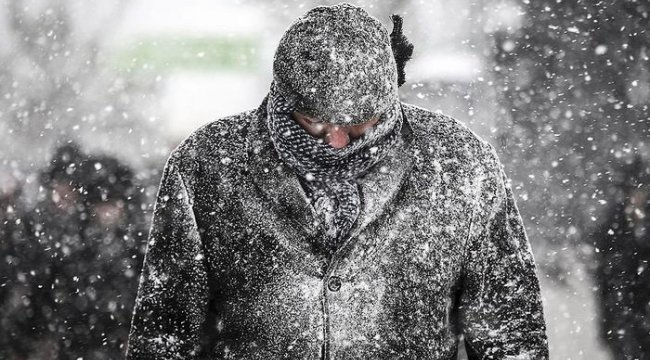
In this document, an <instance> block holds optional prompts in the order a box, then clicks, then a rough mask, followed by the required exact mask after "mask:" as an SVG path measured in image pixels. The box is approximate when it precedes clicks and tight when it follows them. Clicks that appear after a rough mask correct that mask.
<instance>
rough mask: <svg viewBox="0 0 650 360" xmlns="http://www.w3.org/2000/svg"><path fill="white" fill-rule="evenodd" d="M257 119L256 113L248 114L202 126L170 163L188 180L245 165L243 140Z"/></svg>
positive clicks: (180, 148) (253, 111) (181, 145)
mask: <svg viewBox="0 0 650 360" xmlns="http://www.w3.org/2000/svg"><path fill="white" fill-rule="evenodd" d="M257 116H258V113H257V110H256V109H254V110H248V111H244V112H241V113H238V114H235V115H230V116H226V117H223V118H220V119H217V120H215V121H212V122H210V123H208V124H206V125H203V126H201V127H200V128H198V129H197V130H195V131H194V132H193V133H192V134H190V135H189V136H188V137H187V138H186V139H185V140H183V141H182V142H181V143H180V144H179V145H178V147H176V149H175V150H174V151H173V152H172V154H171V155H170V157H169V159H170V160H169V161H170V162H171V161H173V162H174V163H175V164H176V166H178V168H179V170H180V171H181V175H183V176H184V177H186V178H188V179H190V180H191V178H192V177H194V176H196V175H197V174H198V173H199V172H205V171H206V170H210V172H212V173H214V172H215V171H214V170H217V171H218V172H226V171H227V169H231V168H234V167H236V166H238V165H241V164H244V163H245V161H246V137H247V134H248V132H249V129H250V124H251V123H252V121H254V120H256V119H257ZM207 168H209V169H207Z"/></svg>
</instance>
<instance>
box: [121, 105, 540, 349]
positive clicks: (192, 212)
mask: <svg viewBox="0 0 650 360" xmlns="http://www.w3.org/2000/svg"><path fill="white" fill-rule="evenodd" d="M401 106H402V109H403V112H404V116H405V126H404V127H403V136H404V139H405V146H404V147H396V148H395V149H394V151H393V152H392V153H391V154H389V155H388V156H386V158H384V159H383V160H382V161H381V162H380V163H378V164H377V165H376V166H374V167H373V168H371V170H370V171H369V173H367V174H366V175H365V176H363V177H361V178H360V179H359V184H360V188H361V194H362V197H361V198H362V200H363V201H362V202H363V203H362V209H361V213H360V215H359V218H358V220H357V222H356V223H355V225H354V227H353V228H352V230H351V233H350V235H349V239H348V240H347V241H346V242H345V244H344V245H343V246H341V247H340V248H339V249H338V250H337V251H336V252H335V253H334V254H333V255H332V256H331V257H330V256H328V255H327V252H324V251H323V250H322V247H321V245H322V243H323V234H322V233H319V232H318V231H317V230H316V229H317V228H316V227H314V226H313V221H314V216H315V214H314V212H313V209H312V207H311V206H310V205H309V204H308V202H307V198H306V196H305V193H304V191H303V189H302V188H301V185H300V183H299V181H298V178H297V177H296V175H295V174H294V173H293V172H292V171H291V169H290V168H288V167H287V166H286V165H285V164H284V163H283V162H282V161H281V160H280V159H279V157H278V155H277V153H276V152H275V150H274V148H273V145H272V143H271V140H270V137H269V134H268V130H267V128H266V127H265V126H263V124H264V117H265V116H266V113H265V106H264V105H262V106H261V107H260V108H259V109H256V110H251V111H248V112H245V113H241V114H238V115H235V116H231V117H228V118H224V119H221V120H217V121H215V122H213V123H211V124H208V125H206V126H204V127H203V128H201V129H199V130H198V131H196V132H195V133H194V134H193V135H191V136H190V137H189V138H188V139H187V140H186V141H184V142H183V143H182V144H181V145H180V146H179V147H178V148H177V149H176V150H175V151H174V152H173V154H172V155H171V157H170V158H169V160H168V163H167V165H166V167H165V170H164V174H163V178H162V181H161V184H160V190H159V194H158V199H157V204H156V209H155V213H154V219H153V225H152V229H151V233H150V238H149V243H148V250H147V255H146V258H145V264H144V268H143V274H142V278H141V282H140V288H139V292H138V298H137V302H136V307H135V312H134V317H133V323H132V328H131V333H130V338H129V349H128V355H127V358H128V359H131V360H136V359H204V358H205V359H280V358H283V359H425V358H426V359H455V358H456V353H457V347H458V345H459V344H458V335H459V334H464V336H465V339H466V343H467V351H468V354H469V356H470V358H471V359H546V358H548V348H547V339H546V334H545V323H544V317H543V312H542V303H541V296H540V289H539V283H538V280H537V277H536V275H535V264H534V260H533V256H532V253H531V250H530V245H529V242H528V240H527V237H526V235H525V231H524V228H523V226H522V220H521V217H520V215H519V213H518V210H517V207H516V205H515V200H514V196H513V193H512V190H511V188H510V185H509V184H508V182H507V179H506V177H505V175H504V171H503V167H502V165H501V164H500V162H499V160H498V158H497V156H496V153H495V151H494V149H493V148H492V147H491V146H490V145H489V144H488V143H486V142H485V141H483V140H481V139H479V138H478V137H477V136H476V135H475V134H474V133H473V132H471V131H470V130H469V129H467V128H466V127H465V126H464V125H462V124H461V123H460V122H458V121H456V120H455V119H453V118H450V117H448V116H445V115H442V114H435V113H432V112H430V111H428V110H424V109H422V108H418V107H415V106H412V105H408V104H404V103H402V105H401Z"/></svg>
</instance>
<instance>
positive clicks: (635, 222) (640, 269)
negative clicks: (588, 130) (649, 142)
mask: <svg viewBox="0 0 650 360" xmlns="http://www.w3.org/2000/svg"><path fill="white" fill-rule="evenodd" d="M648 184H650V166H649V165H648V164H647V162H645V161H643V160H642V158H641V157H636V158H635V161H634V162H633V163H632V164H631V165H628V166H627V167H626V168H625V169H624V170H623V174H622V182H621V184H620V185H619V186H620V193H621V194H622V196H621V198H620V199H619V200H618V201H616V202H615V203H614V205H613V206H612V208H611V209H610V210H609V212H608V214H607V216H606V221H605V222H604V223H603V224H601V226H600V227H599V228H598V230H597V232H596V233H595V234H594V240H595V245H596V254H595V255H596V260H597V268H596V282H597V285H598V294H599V300H600V301H599V302H600V313H601V319H602V323H601V336H602V338H603V339H604V341H605V344H606V345H607V347H608V348H609V349H610V350H611V353H612V355H613V356H614V359H622V360H623V359H625V360H627V359H647V358H648V356H650V355H649V354H650V270H648V266H650V217H649V215H650V196H649V194H648V191H649V188H648Z"/></svg>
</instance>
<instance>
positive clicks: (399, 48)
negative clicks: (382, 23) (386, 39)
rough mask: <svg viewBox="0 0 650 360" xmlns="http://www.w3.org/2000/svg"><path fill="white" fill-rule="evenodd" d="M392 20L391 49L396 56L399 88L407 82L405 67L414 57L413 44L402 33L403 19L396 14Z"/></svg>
mask: <svg viewBox="0 0 650 360" xmlns="http://www.w3.org/2000/svg"><path fill="white" fill-rule="evenodd" d="M390 19H391V20H392V21H393V32H391V33H390V47H391V48H392V49H393V56H395V63H396V64H397V86H402V84H404V82H405V81H406V74H405V72H404V66H405V65H406V62H407V61H409V60H410V59H411V56H412V55H413V44H411V42H410V41H408V39H407V38H406V36H404V34H403V33H402V22H403V21H402V17H401V16H399V15H396V14H394V15H392V16H391V17H390Z"/></svg>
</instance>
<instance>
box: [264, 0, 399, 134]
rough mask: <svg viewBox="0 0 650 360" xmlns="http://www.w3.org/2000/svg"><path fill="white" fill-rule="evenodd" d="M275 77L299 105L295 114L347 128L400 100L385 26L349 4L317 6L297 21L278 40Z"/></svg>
mask: <svg viewBox="0 0 650 360" xmlns="http://www.w3.org/2000/svg"><path fill="white" fill-rule="evenodd" d="M273 76H274V81H275V83H276V86H277V89H278V91H279V92H280V93H281V94H282V96H283V97H284V98H285V99H287V101H288V102H290V103H291V104H293V105H294V106H295V108H296V109H297V112H298V116H295V115H294V117H297V118H300V119H311V120H313V121H314V122H321V123H326V124H331V125H333V126H334V125H338V126H339V129H340V127H341V126H342V127H343V128H344V130H346V133H347V132H348V131H347V130H350V128H349V127H350V126H356V125H360V124H364V123H368V122H369V121H372V120H373V119H374V118H377V117H378V116H379V115H380V114H381V113H382V112H383V111H384V110H385V109H386V108H387V107H389V106H390V105H392V104H394V103H395V102H397V101H398V97H397V87H398V84H397V77H398V76H397V66H396V64H395V57H394V55H393V51H392V49H391V39H390V37H389V34H388V31H387V30H386V29H385V28H384V27H383V25H382V24H381V23H380V22H379V21H378V20H377V19H375V18H374V17H372V16H370V15H369V14H368V13H367V12H366V11H365V10H363V9H361V8H358V7H355V6H352V5H349V4H339V5H336V6H331V7H324V6H321V7H317V8H314V9H313V10H311V11H309V12H308V13H307V14H305V15H304V16H303V17H301V18H299V19H298V20H297V21H295V22H294V23H293V24H292V25H291V27H290V28H289V29H288V30H287V31H286V33H285V35H284V36H283V38H282V40H281V41H280V44H279V46H278V50H277V52H276V54H275V61H274V64H273ZM296 120H297V121H298V119H296ZM355 131H356V129H355Z"/></svg>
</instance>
